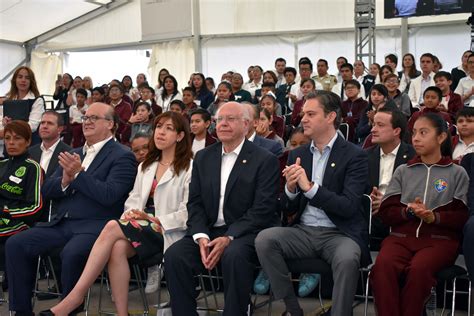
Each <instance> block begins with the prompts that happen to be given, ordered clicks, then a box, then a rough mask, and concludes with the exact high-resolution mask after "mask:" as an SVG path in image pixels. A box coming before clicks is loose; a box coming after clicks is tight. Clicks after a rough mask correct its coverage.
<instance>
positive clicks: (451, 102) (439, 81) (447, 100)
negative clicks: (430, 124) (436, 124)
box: [434, 71, 464, 122]
mask: <svg viewBox="0 0 474 316" xmlns="http://www.w3.org/2000/svg"><path fill="white" fill-rule="evenodd" d="M434 81H435V84H436V86H437V87H438V88H439V89H440V90H441V93H442V94H443V99H442V100H441V104H440V105H439V107H438V110H440V111H444V112H448V114H449V115H450V116H451V120H452V121H453V122H454V121H455V119H456V115H457V114H458V112H459V110H461V109H462V108H463V107H464V104H463V103H462V99H461V96H460V95H459V94H457V93H454V92H453V91H451V88H450V86H451V74H450V73H449V72H446V71H440V72H438V73H436V75H435V76H434Z"/></svg>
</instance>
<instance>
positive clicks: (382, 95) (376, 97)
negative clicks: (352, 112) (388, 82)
mask: <svg viewBox="0 0 474 316" xmlns="http://www.w3.org/2000/svg"><path fill="white" fill-rule="evenodd" d="M387 98H388V91H387V88H385V86H384V85H382V84H379V83H378V84H375V85H373V86H372V89H370V94H369V104H368V105H367V108H366V109H365V112H364V113H362V114H361V116H360V119H359V124H358V125H357V129H356V138H357V139H358V140H359V141H363V140H364V139H365V138H366V137H367V136H368V135H369V134H370V130H371V129H372V125H373V123H374V115H375V113H376V112H377V110H378V109H379V108H381V107H383V106H384V105H385V103H386V102H387Z"/></svg>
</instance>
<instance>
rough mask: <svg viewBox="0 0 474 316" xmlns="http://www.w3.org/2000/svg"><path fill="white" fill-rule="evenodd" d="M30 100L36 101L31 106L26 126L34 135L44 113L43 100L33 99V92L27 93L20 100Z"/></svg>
mask: <svg viewBox="0 0 474 316" xmlns="http://www.w3.org/2000/svg"><path fill="white" fill-rule="evenodd" d="M30 99H36V100H35V102H34V103H33V105H32V106H31V112H30V115H29V117H28V124H29V125H30V127H31V132H33V133H34V132H36V130H37V129H38V127H39V125H40V123H41V117H42V116H43V113H44V99H43V98H37V97H35V95H34V94H33V92H31V91H29V92H28V93H27V94H26V95H25V97H24V98H23V99H22V100H30Z"/></svg>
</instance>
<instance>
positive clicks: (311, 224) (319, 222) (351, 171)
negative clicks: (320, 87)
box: [255, 91, 370, 316]
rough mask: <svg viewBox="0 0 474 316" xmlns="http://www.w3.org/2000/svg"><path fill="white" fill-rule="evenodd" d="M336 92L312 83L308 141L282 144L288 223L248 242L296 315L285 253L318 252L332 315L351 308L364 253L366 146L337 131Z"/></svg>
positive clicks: (306, 125) (314, 255)
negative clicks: (327, 270)
mask: <svg viewBox="0 0 474 316" xmlns="http://www.w3.org/2000/svg"><path fill="white" fill-rule="evenodd" d="M340 104H341V100H340V98H339V97H338V96H337V95H336V94H334V93H332V92H326V91H318V92H317V93H310V94H308V96H307V97H306V102H305V104H304V108H303V114H304V115H303V119H302V120H301V123H302V124H303V128H304V133H305V135H307V136H309V137H310V138H311V140H312V142H311V143H310V144H308V145H305V146H301V147H299V148H297V149H295V150H293V151H291V152H290V154H289V156H288V166H287V167H286V168H285V170H284V171H283V174H284V175H285V177H286V186H285V198H286V210H285V211H286V213H287V214H285V215H287V216H288V215H294V220H293V222H292V223H291V227H274V228H269V229H266V230H264V231H262V232H261V233H260V234H259V235H258V236H257V238H256V239H255V248H256V250H257V254H258V258H259V260H260V263H261V265H262V267H263V270H264V271H265V273H266V274H267V276H268V279H269V280H270V284H271V287H272V290H273V293H274V295H275V298H276V299H283V300H284V302H285V305H286V310H287V311H286V312H285V313H284V315H293V316H295V315H298V316H299V315H303V311H302V310H301V307H300V306H299V303H298V300H297V298H296V296H295V293H294V290H293V285H292V283H291V280H290V277H289V271H288V265H287V264H286V261H285V260H287V259H300V258H321V259H323V260H325V261H326V262H327V263H328V264H330V265H331V268H332V274H333V279H334V288H333V295H332V300H333V307H332V310H331V312H332V315H342V316H345V315H351V314H352V303H353V300H354V295H355V292H356V288H357V281H358V279H359V273H358V269H359V266H360V264H361V263H362V264H363V265H365V264H367V263H368V262H369V261H370V255H369V249H368V227H367V226H368V225H367V222H366V219H365V218H364V214H363V207H362V195H363V194H364V190H365V188H366V185H367V184H366V183H367V178H368V163H367V154H366V153H365V152H364V151H363V150H362V149H361V148H359V147H357V146H356V145H354V144H351V143H350V142H347V141H345V140H344V138H343V137H341V136H339V135H338V133H337V129H338V128H339V124H340V122H341V110H340V109H341V105H340Z"/></svg>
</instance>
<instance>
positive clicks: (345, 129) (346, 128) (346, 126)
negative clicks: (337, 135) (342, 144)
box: [339, 123, 349, 140]
mask: <svg viewBox="0 0 474 316" xmlns="http://www.w3.org/2000/svg"><path fill="white" fill-rule="evenodd" d="M339 130H340V131H341V133H342V135H343V136H344V139H345V140H348V139H349V124H347V123H341V124H340V125H339Z"/></svg>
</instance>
